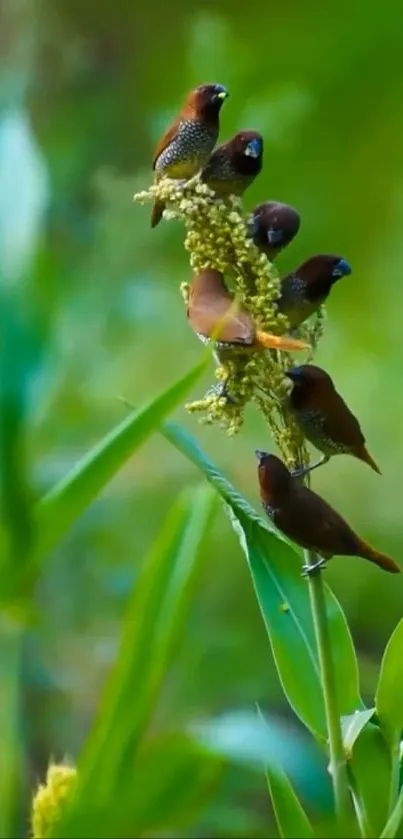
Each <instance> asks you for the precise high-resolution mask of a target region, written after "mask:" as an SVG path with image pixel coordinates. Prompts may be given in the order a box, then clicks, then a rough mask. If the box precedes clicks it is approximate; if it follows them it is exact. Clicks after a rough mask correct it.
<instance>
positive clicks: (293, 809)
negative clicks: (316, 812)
mask: <svg viewBox="0 0 403 839" xmlns="http://www.w3.org/2000/svg"><path fill="white" fill-rule="evenodd" d="M267 784H268V787H269V793H270V798H271V801H272V804H273V810H274V815H275V817H276V822H277V827H278V831H279V834H280V836H282V837H285V838H286V839H293V837H295V836H298V839H310V838H311V837H312V836H313V835H314V833H313V830H312V826H311V825H310V823H309V820H308V817H307V815H306V813H305V812H304V810H303V807H302V805H301V804H300V802H299V800H298V798H297V796H296V794H295V792H294V790H293V788H292V786H291V784H290V782H289V780H288V778H287V775H286V774H285V772H282V771H281V770H280V769H277V770H276V771H273V770H271V769H269V770H267Z"/></svg>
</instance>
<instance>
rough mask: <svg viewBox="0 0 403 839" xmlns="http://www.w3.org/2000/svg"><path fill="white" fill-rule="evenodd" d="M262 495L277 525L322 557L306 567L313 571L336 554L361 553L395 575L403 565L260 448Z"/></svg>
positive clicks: (267, 509) (283, 531) (356, 554)
mask: <svg viewBox="0 0 403 839" xmlns="http://www.w3.org/2000/svg"><path fill="white" fill-rule="evenodd" d="M256 457H257V459H258V462H259V466H258V475H259V486H260V498H261V501H262V505H263V508H264V510H265V512H266V513H267V515H268V516H269V517H270V519H271V520H272V521H273V522H274V524H275V525H276V527H278V529H279V530H281V531H282V533H284V534H285V536H288V538H289V539H292V540H293V541H294V542H295V543H296V544H297V545H300V547H302V548H306V549H308V550H311V551H316V552H317V553H318V554H320V556H321V557H322V559H321V560H320V561H319V562H318V563H315V564H314V565H313V566H305V568H304V570H305V572H306V573H308V574H312V573H314V572H316V571H318V570H319V568H321V567H323V566H324V565H325V564H326V560H328V559H331V558H332V556H335V555H338V556H359V557H362V559H367V560H369V562H374V563H375V564H376V565H378V566H379V568H382V569H383V570H384V571H389V572H390V573H391V574H397V573H399V572H400V567H399V565H397V563H396V562H395V561H394V559H392V558H391V557H389V556H387V555H386V554H383V553H380V552H379V551H376V550H375V549H374V548H372V547H371V546H370V545H368V544H367V543H366V542H364V540H363V539H361V537H360V536H358V535H357V533H355V532H354V530H352V528H351V527H350V525H349V524H347V522H346V521H345V520H344V519H343V518H342V517H341V516H340V515H339V514H338V513H337V512H336V510H334V509H333V507H331V506H330V504H328V503H327V501H325V500H324V499H323V498H321V497H320V495H317V493H316V492H313V491H312V490H311V489H308V487H306V486H304V485H303V484H302V483H301V482H300V481H299V479H298V478H295V477H293V475H292V474H291V472H289V470H288V469H287V467H286V466H285V464H284V463H283V462H282V461H281V460H280V459H279V458H278V457H276V456H275V455H273V454H268V452H265V451H260V450H257V451H256Z"/></svg>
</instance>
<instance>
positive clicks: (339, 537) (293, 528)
mask: <svg viewBox="0 0 403 839" xmlns="http://www.w3.org/2000/svg"><path fill="white" fill-rule="evenodd" d="M289 504H290V506H289V510H287V511H286V512H285V517H286V519H287V525H288V528H287V529H288V534H287V535H288V536H290V537H291V538H292V539H295V541H296V542H297V543H298V544H300V545H302V546H303V547H305V548H310V549H311V550H316V551H318V553H320V554H323V556H329V557H330V556H333V554H337V553H339V554H343V553H345V554H353V553H354V551H355V549H356V546H357V545H356V537H355V534H354V532H353V531H352V530H351V528H350V527H349V525H348V524H347V522H345V521H344V519H342V517H341V516H339V514H338V513H337V512H336V510H334V509H333V507H331V506H330V505H329V504H328V503H327V502H326V501H325V500H324V499H323V498H321V497H320V496H319V495H317V494H316V493H315V492H313V491H312V490H309V489H308V488H307V487H304V486H302V485H298V486H297V487H295V485H294V491H293V493H292V495H291V499H290V502H289ZM287 506H288V505H287ZM279 526H280V527H281V524H279Z"/></svg>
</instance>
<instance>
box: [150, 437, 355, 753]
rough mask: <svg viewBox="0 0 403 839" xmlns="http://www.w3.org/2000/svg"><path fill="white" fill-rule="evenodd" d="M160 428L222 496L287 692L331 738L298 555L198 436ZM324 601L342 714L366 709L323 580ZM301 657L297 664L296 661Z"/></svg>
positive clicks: (348, 643)
mask: <svg viewBox="0 0 403 839" xmlns="http://www.w3.org/2000/svg"><path fill="white" fill-rule="evenodd" d="M162 433H163V434H164V436H165V437H166V439H167V440H169V442H170V443H172V444H173V445H174V446H175V447H176V448H177V449H178V450H179V451H180V452H181V453H182V454H183V455H184V456H185V457H187V458H188V459H189V460H190V461H191V462H192V463H193V464H194V465H195V466H196V467H197V468H198V469H199V470H200V471H201V472H202V473H203V474H204V475H205V477H206V478H207V480H208V481H209V482H210V483H211V484H212V486H214V488H215V489H216V491H217V492H218V493H219V494H220V496H221V497H222V499H223V501H224V502H225V505H226V508H227V511H228V512H229V515H230V518H231V521H232V524H233V526H234V527H235V529H236V531H237V533H238V536H239V538H240V541H241V545H242V547H243V549H244V551H245V553H246V556H247V560H248V563H249V567H250V571H251V575H252V581H253V585H254V588H255V591H256V594H257V597H258V602H259V606H260V610H261V613H262V617H263V620H264V622H265V625H266V628H267V632H268V635H269V640H270V644H271V647H272V651H273V655H274V659H275V662H276V666H277V670H278V674H279V678H280V681H281V684H282V686H283V690H284V693H285V695H286V697H287V699H288V701H289V703H290V705H291V707H292V708H293V709H294V711H295V713H296V714H297V715H298V716H299V717H300V719H301V720H302V722H303V723H304V724H305V725H306V726H307V727H308V728H309V729H310V730H311V731H312V732H313V733H314V734H315V735H316V736H317V737H320V738H322V739H325V738H326V721H325V711H324V704H323V693H322V687H321V682H320V673H319V662H318V656H317V650H316V642H315V633H314V626H313V621H312V615H311V609H310V602H309V592H308V587H307V585H306V582H305V581H304V580H303V579H302V577H301V561H300V557H299V555H298V553H297V552H296V550H294V548H293V547H292V546H291V543H290V542H288V540H286V539H285V537H283V536H282V535H281V534H280V533H279V532H278V531H277V530H276V529H275V528H274V527H273V526H272V525H271V523H270V522H269V520H267V521H266V520H263V519H262V518H261V517H260V516H258V515H257V513H256V512H255V511H254V510H253V508H252V507H251V506H250V505H249V504H248V502H247V501H246V500H245V499H244V498H242V496H240V495H239V493H238V492H236V490H235V489H234V487H232V485H231V484H230V483H229V481H227V480H226V478H225V477H224V476H223V475H222V474H221V473H220V472H219V470H218V469H217V467H216V466H215V464H214V463H213V462H212V461H211V460H210V459H209V458H208V457H207V456H206V455H205V453H204V452H203V451H202V450H201V449H200V448H199V446H198V443H197V441H196V440H195V439H194V438H193V437H192V436H191V435H190V434H188V433H187V432H186V431H185V430H184V429H182V428H181V427H180V426H178V425H176V424H174V423H171V422H166V423H164V425H163V428H162ZM325 589H326V607H327V614H328V620H329V630H330V633H331V637H332V640H333V654H334V666H335V671H336V684H337V688H338V702H339V709H340V714H341V715H343V716H344V715H347V714H351V713H353V712H354V711H355V710H357V709H362V708H363V707H364V706H363V703H362V700H361V698H360V695H359V687H358V667H357V660H356V656H355V651H354V646H353V642H352V639H351V635H350V632H349V629H348V626H347V622H346V619H345V616H344V614H343V611H342V609H341V607H340V605H339V603H338V601H337V600H336V598H335V597H334V595H333V594H332V592H331V591H330V589H329V588H328V587H327V586H326V587H325ZM296 662H297V663H298V666H296Z"/></svg>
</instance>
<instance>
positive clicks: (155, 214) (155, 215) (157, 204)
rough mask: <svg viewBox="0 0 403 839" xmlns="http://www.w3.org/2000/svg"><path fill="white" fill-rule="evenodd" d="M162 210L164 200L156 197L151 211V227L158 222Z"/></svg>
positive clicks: (163, 208)
mask: <svg viewBox="0 0 403 839" xmlns="http://www.w3.org/2000/svg"><path fill="white" fill-rule="evenodd" d="M164 210H165V204H164V202H163V201H160V200H159V199H158V198H156V199H155V201H154V204H153V208H152V212H151V227H156V226H157V224H159V223H160V221H161V219H162V214H163V212H164Z"/></svg>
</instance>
